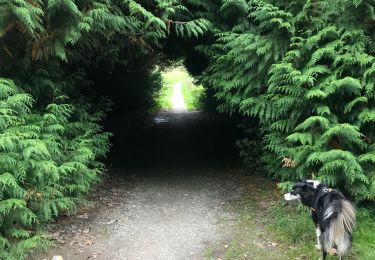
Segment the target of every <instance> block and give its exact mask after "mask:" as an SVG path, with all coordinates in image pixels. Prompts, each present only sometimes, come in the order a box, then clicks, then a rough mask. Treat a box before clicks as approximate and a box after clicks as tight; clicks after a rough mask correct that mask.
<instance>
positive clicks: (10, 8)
mask: <svg viewBox="0 0 375 260" xmlns="http://www.w3.org/2000/svg"><path fill="white" fill-rule="evenodd" d="M209 29H210V23H209V22H208V20H206V19H204V18H199V17H198V18H195V17H194V16H193V15H192V14H191V12H190V11H189V10H188V9H187V8H186V7H184V6H183V5H182V4H181V2H180V1H178V0H153V1H133V0H114V1H112V0H35V1H34V0H32V1H31V0H3V1H1V0H0V149H1V151H0V160H1V164H0V169H1V170H0V259H23V258H25V257H26V256H27V254H28V253H29V252H30V250H32V249H35V248H41V247H45V246H48V245H49V242H48V240H47V238H46V236H45V235H43V234H42V233H40V231H39V230H41V229H40V227H42V226H43V224H45V223H46V222H48V221H50V220H51V219H53V218H56V217H58V216H59V214H61V212H69V211H72V210H74V209H75V208H76V206H77V205H78V204H79V203H81V202H82V201H83V195H85V194H86V193H87V192H88V191H89V190H90V187H91V185H92V184H93V183H95V182H96V181H98V179H99V177H100V173H101V172H102V171H103V169H104V165H103V164H102V163H101V162H100V161H99V160H100V158H101V157H103V156H105V154H106V153H107V152H108V149H109V136H110V134H109V133H105V132H103V130H102V127H101V126H100V122H101V120H102V119H103V118H104V117H105V114H106V112H108V105H109V102H108V101H107V100H106V99H103V98H102V97H100V96H96V95H92V94H89V93H91V92H92V91H91V92H90V90H89V88H92V86H91V85H90V78H88V77H87V75H88V74H87V68H93V67H101V68H105V69H102V71H103V72H105V73H111V72H113V71H114V69H115V68H116V67H118V66H122V68H125V70H126V69H127V68H128V70H131V69H133V70H134V68H132V66H133V65H134V64H139V63H141V61H142V60H145V59H150V58H151V57H152V56H153V55H154V54H155V50H157V49H158V48H160V47H162V44H163V41H164V40H165V39H166V38H167V37H168V35H170V34H174V35H177V36H181V37H193V36H194V37H198V36H201V35H202V34H203V33H204V32H206V31H207V30H209ZM134 66H135V65H134ZM94 104H95V105H94Z"/></svg>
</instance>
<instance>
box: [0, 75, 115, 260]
mask: <svg viewBox="0 0 375 260" xmlns="http://www.w3.org/2000/svg"><path fill="white" fill-rule="evenodd" d="M67 101H68V100H65V98H63V97H57V98H56V100H55V103H51V104H49V105H48V106H47V107H46V108H45V109H44V110H43V111H35V110H34V109H33V107H32V106H33V99H32V97H31V96H30V95H28V94H25V93H23V92H22V91H20V90H19V88H18V87H17V86H15V85H14V83H13V82H12V81H11V80H7V79H3V78H0V103H1V106H0V127H1V128H0V150H1V151H0V153H1V156H0V160H1V163H0V172H1V174H0V184H1V185H0V227H1V228H0V258H1V259H11V258H12V257H15V256H18V257H22V256H25V255H26V253H27V252H28V251H29V250H30V249H31V248H34V247H36V246H40V243H41V242H43V236H41V235H40V234H38V233H36V232H33V231H32V230H33V229H34V228H35V227H37V226H38V225H40V224H43V223H44V222H46V221H48V220H50V219H51V218H54V217H57V216H58V215H59V212H61V211H68V210H71V209H73V208H74V207H75V205H76V204H77V203H79V202H80V200H81V199H82V195H83V194H85V193H86V192H87V191H88V190H89V188H90V186H91V185H92V184H93V183H94V182H95V181H97V180H98V174H99V173H100V172H101V170H102V169H103V165H102V164H101V163H100V162H98V161H97V160H96V158H97V157H99V156H103V155H105V153H106V152H107V151H108V148H109V145H108V133H103V132H102V131H101V128H100V126H99V125H98V124H97V123H96V122H97V121H98V120H100V119H101V117H102V114H101V113H96V114H95V113H94V114H90V113H88V111H89V109H87V108H86V109H85V108H84V107H80V106H73V105H71V104H68V103H66V102H67ZM16 241H20V242H19V243H15V242H16ZM43 243H44V244H45V243H47V242H46V241H44V242H43Z"/></svg>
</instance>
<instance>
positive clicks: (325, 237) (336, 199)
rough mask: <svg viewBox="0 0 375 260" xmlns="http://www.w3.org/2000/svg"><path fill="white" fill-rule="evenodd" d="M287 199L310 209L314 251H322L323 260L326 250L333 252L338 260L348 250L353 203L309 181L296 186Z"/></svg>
mask: <svg viewBox="0 0 375 260" xmlns="http://www.w3.org/2000/svg"><path fill="white" fill-rule="evenodd" d="M284 197H285V199H286V200H289V201H290V200H299V201H300V202H301V203H302V204H304V205H306V206H308V207H310V209H311V216H312V219H313V221H314V223H315V226H316V228H317V242H318V244H317V248H318V249H320V250H322V254H323V259H325V258H326V256H327V251H328V250H332V249H335V250H336V252H337V254H338V256H339V257H340V259H343V255H345V254H346V253H347V251H348V250H349V249H350V248H351V244H352V230H353V228H354V224H355V211H354V207H353V206H352V204H351V203H350V202H349V201H348V200H347V199H346V198H345V196H344V194H343V193H342V192H341V191H340V190H338V189H331V188H329V187H327V186H326V185H324V184H322V183H320V182H318V181H311V180H304V181H301V182H297V183H295V185H294V186H293V188H292V190H291V191H290V193H288V194H285V195H284Z"/></svg>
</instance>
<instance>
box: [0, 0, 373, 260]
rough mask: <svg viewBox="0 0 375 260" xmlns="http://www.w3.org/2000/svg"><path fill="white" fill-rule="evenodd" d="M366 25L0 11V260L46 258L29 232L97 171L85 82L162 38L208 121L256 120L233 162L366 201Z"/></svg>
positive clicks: (368, 19) (186, 9)
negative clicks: (188, 74)
mask: <svg viewBox="0 0 375 260" xmlns="http://www.w3.org/2000/svg"><path fill="white" fill-rule="evenodd" d="M374 19H375V11H374V7H373V1H372V0H341V1H338V0H330V1H328V0H305V1H281V0H223V1H213V0H208V1H198V0H188V1H180V0H150V1H149V0H147V1H146V0H140V1H135V0H113V1H112V0H0V149H1V152H0V160H1V163H0V169H1V171H0V259H22V258H24V257H26V256H27V253H28V252H29V251H30V250H31V249H33V248H40V247H41V246H47V245H48V244H49V242H48V240H47V239H46V237H45V236H44V235H43V234H42V233H40V232H39V231H38V230H40V227H41V226H43V224H44V223H46V222H47V221H49V220H51V219H52V218H55V217H57V216H58V215H59V214H60V213H61V212H65V211H71V210H74V208H75V207H76V206H77V204H79V203H80V202H81V201H82V199H83V195H84V194H85V193H87V192H88V191H89V189H90V187H91V185H92V184H93V183H95V182H96V181H97V180H98V179H99V177H100V172H101V171H103V168H104V166H103V164H102V163H100V158H101V157H103V156H105V154H106V152H107V151H108V149H109V142H108V138H109V136H110V134H109V133H105V132H103V130H102V128H101V126H100V121H101V120H102V119H103V118H104V117H105V114H106V112H108V105H109V102H108V100H106V99H103V98H102V97H99V96H97V95H92V94H89V93H91V92H90V89H91V90H92V85H90V84H91V82H90V81H91V80H94V79H92V78H90V77H89V76H88V75H90V74H89V73H87V72H88V71H89V72H90V70H92V69H93V68H95V70H96V71H102V72H103V73H107V74H108V75H116V73H117V75H120V76H121V75H122V72H123V71H135V70H134V67H136V66H139V64H146V65H144V66H148V64H150V63H152V62H153V61H154V60H157V59H158V58H157V56H158V55H157V52H160V51H161V49H162V47H163V46H164V44H165V40H166V39H167V38H168V37H170V38H174V39H175V38H178V39H180V41H176V42H175V44H190V45H196V44H197V43H200V45H199V46H198V47H197V50H199V51H200V52H202V53H204V54H205V55H206V56H207V57H208V59H209V65H208V67H207V69H206V70H205V71H204V72H203V73H202V75H201V76H200V81H201V82H202V83H203V84H204V86H205V87H206V88H208V90H207V93H211V92H212V91H213V92H214V93H215V96H216V98H217V99H218V101H219V102H220V105H219V108H218V109H219V111H220V112H223V113H229V114H233V113H240V114H242V115H243V116H245V118H246V117H256V118H257V120H255V121H259V125H258V124H255V123H254V122H255V121H254V120H253V119H251V120H249V122H245V124H244V126H245V128H246V132H248V133H254V128H256V129H257V128H258V127H260V130H261V131H257V134H259V133H261V134H262V138H263V144H262V145H260V143H259V142H252V141H251V140H249V139H245V140H242V141H239V142H238V146H239V147H240V149H241V150H242V151H241V156H242V158H243V159H244V161H245V164H247V165H249V166H251V165H256V166H257V167H258V166H260V165H265V167H266V170H267V174H268V175H270V176H272V177H274V178H278V179H281V180H282V181H285V182H284V186H287V185H288V183H289V182H287V181H294V180H298V179H300V178H303V177H312V176H314V177H317V178H318V179H320V180H322V181H326V182H328V183H329V184H330V185H334V186H339V187H341V188H343V189H345V190H346V192H348V194H350V195H351V196H352V197H353V198H354V199H355V200H357V201H364V200H371V201H374V200H375V174H374V173H375V167H374V164H375V143H374V140H375V132H374V131H375V129H374V122H375V107H374V105H375V94H374V93H375V92H374V83H375V65H374V64H375V62H374V55H375V53H374V52H375V44H374V32H375V23H374ZM202 36H203V37H202ZM190 48H191V46H190ZM194 55H196V53H195V54H194ZM118 68H121V69H118ZM143 69H144V68H143ZM147 70H150V68H147ZM111 73H113V74H111ZM195 74H196V73H195ZM151 80H153V79H151ZM155 81H157V78H156V79H155ZM105 87H107V85H106V86H105ZM99 89H100V88H99ZM145 96H147V97H151V95H149V93H147V95H146V94H145ZM253 149H256V151H259V150H262V152H263V156H262V161H261V162H260V161H257V162H256V163H255V164H254V157H253V153H251V150H253ZM283 163H284V165H285V166H287V167H282V166H283ZM251 167H253V166H251Z"/></svg>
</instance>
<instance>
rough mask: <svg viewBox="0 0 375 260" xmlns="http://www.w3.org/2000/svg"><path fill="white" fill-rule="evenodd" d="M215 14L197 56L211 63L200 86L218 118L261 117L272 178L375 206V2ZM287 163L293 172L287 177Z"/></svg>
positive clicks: (241, 8) (291, 4)
mask: <svg viewBox="0 0 375 260" xmlns="http://www.w3.org/2000/svg"><path fill="white" fill-rule="evenodd" d="M211 4H213V3H211ZM218 9H219V10H220V12H219V16H216V18H215V19H216V24H218V28H219V29H220V30H218V31H217V32H216V34H215V43H214V44H210V45H203V46H201V47H199V49H200V50H201V51H203V52H204V53H205V54H206V55H207V56H208V57H209V58H210V65H209V67H208V69H207V70H206V72H205V74H204V75H203V77H202V81H203V82H204V84H205V85H206V86H210V87H212V88H214V89H215V90H216V97H217V98H218V99H219V100H220V101H221V102H222V104H221V105H220V106H219V109H220V111H222V112H227V113H237V112H239V113H241V114H242V115H245V116H251V117H257V118H259V120H260V124H261V128H262V132H263V134H264V135H263V136H264V145H265V148H266V150H265V153H264V155H263V160H264V161H265V162H266V168H267V171H268V173H269V174H271V175H272V176H274V177H277V178H280V179H282V180H284V181H287V180H298V179H300V178H303V177H317V178H319V179H321V180H323V181H325V182H327V183H328V184H330V185H335V186H339V187H341V188H343V189H345V190H346V191H347V192H348V193H349V194H350V195H352V196H353V197H354V198H355V199H356V200H358V201H360V200H374V199H375V175H374V170H375V167H374V163H375V157H374V147H375V144H374V137H375V136H374V130H375V129H374V118H375V114H374V101H375V100H374V97H375V95H374V79H375V78H374V76H375V75H374V68H375V67H374V65H373V64H374V50H375V44H374V38H373V35H374V34H373V32H374V29H375V26H374V25H375V23H374V18H375V17H374V12H373V8H372V2H371V1H367V0H363V1H361V0H360V1H349V0H347V1H288V2H285V1H278V0H267V1H259V0H254V1H238V0H235V1H230V0H229V1H224V2H223V3H222V4H221V5H219V6H218ZM206 10H207V12H209V10H208V9H207V8H206ZM233 12H234V13H236V14H238V15H237V16H236V17H233V16H231V15H230V14H231V13H233ZM221 17H223V18H221ZM228 17H230V19H229V18H228ZM228 19H229V20H228ZM223 24H224V25H223ZM283 158H288V159H290V160H292V161H293V162H294V164H295V167H293V168H282V159H283Z"/></svg>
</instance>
